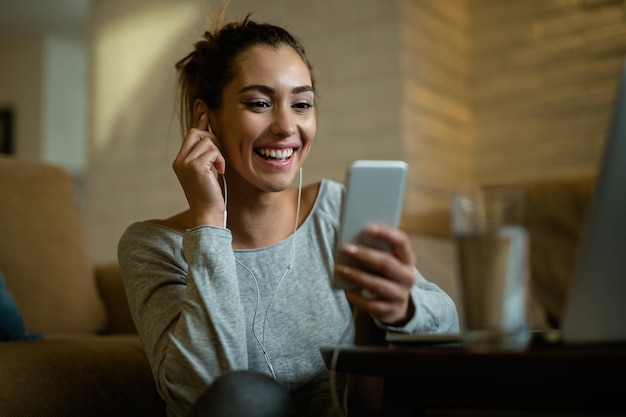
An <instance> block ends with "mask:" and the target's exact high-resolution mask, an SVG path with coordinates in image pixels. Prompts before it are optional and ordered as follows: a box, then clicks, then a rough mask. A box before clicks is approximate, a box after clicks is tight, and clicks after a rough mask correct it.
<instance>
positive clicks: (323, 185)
mask: <svg viewBox="0 0 626 417" xmlns="http://www.w3.org/2000/svg"><path fill="white" fill-rule="evenodd" d="M344 195H345V187H344V186H343V184H340V183H338V182H335V181H332V180H327V179H324V180H322V181H321V182H320V185H319V192H318V193H317V198H316V200H315V204H314V206H313V213H314V217H317V218H322V219H324V220H325V221H326V222H330V223H332V224H335V223H336V224H338V223H339V216H340V214H341V205H342V203H343V199H344Z"/></svg>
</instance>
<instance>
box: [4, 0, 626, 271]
mask: <svg viewBox="0 0 626 417" xmlns="http://www.w3.org/2000/svg"><path fill="white" fill-rule="evenodd" d="M220 5H221V0H133V1H128V0H55V1H49V0H0V135H1V136H0V152H4V153H11V154H14V155H16V156H18V157H21V158H32V159H40V160H45V161H50V162H53V163H57V164H60V165H63V166H64V167H66V168H67V169H68V171H70V172H71V174H72V176H73V177H74V179H75V181H76V187H77V197H78V198H79V202H80V205H81V209H82V211H83V215H84V219H85V225H86V231H87V235H88V239H89V242H90V246H91V247H90V251H91V253H92V256H93V258H94V261H96V262H108V261H114V260H115V259H116V248H117V241H118V239H119V237H120V235H121V234H122V232H123V230H124V229H125V228H126V227H127V226H128V225H129V224H130V223H131V222H133V221H137V220H143V219H147V218H156V217H159V218H162V217H167V216H169V215H171V214H173V213H175V212H177V211H180V210H183V209H185V208H186V201H185V197H184V195H183V193H182V191H181V189H180V186H179V185H178V182H177V180H176V177H175V175H174V173H173V171H172V170H171V162H172V160H173V158H174V156H175V155H176V153H177V151H178V147H179V144H180V141H181V138H182V135H181V132H180V131H179V125H178V119H177V114H176V104H175V97H176V79H175V72H174V63H175V62H176V61H177V60H178V59H180V58H182V57H183V56H184V55H186V54H187V52H189V51H190V50H191V47H192V45H193V43H194V42H195V41H196V40H197V39H199V37H200V36H201V34H202V33H203V32H204V30H206V29H207V28H208V27H210V25H211V24H212V16H213V15H214V13H215V12H216V11H217V10H218V9H219V6H220ZM248 12H251V13H252V18H253V19H255V20H258V21H267V22H271V23H275V24H279V25H283V26H285V27H286V28H287V29H289V30H290V31H292V32H293V33H294V34H295V35H296V36H297V37H299V38H300V39H301V40H302V42H303V43H304V45H305V47H306V48H307V51H308V54H309V57H310V59H311V61H312V63H313V65H314V71H315V75H316V77H317V81H318V94H317V98H318V111H319V119H318V136H317V139H316V144H315V146H314V147H313V151H312V154H311V156H310V159H309V161H308V162H307V165H306V166H305V169H304V177H305V181H306V182H311V181H315V180H318V179H320V178H331V179H334V180H337V181H343V180H344V175H345V170H346V167H347V166H348V164H349V163H350V162H352V161H353V160H355V159H368V158H369V159H403V160H405V161H407V162H408V163H409V165H410V179H409V183H408V189H407V196H406V201H405V210H404V211H405V218H406V219H410V218H411V216H413V215H415V214H416V213H421V212H429V211H434V210H437V209H438V208H440V207H443V206H446V205H447V204H448V196H449V193H450V192H451V191H453V190H456V189H460V188H465V187H469V186H472V185H489V184H502V183H515V182H521V181H528V180H535V179H558V178H570V177H578V176H584V175H589V174H593V173H595V172H596V170H597V167H598V164H599V162H600V158H601V156H602V151H603V147H604V143H605V140H606V137H607V134H608V129H609V122H610V119H611V117H612V116H613V114H612V110H613V109H612V105H613V99H614V96H615V92H616V90H617V83H618V80H619V74H620V69H621V66H622V64H623V62H624V59H625V57H626V3H625V0H445V1H441V0H341V1H334V0H317V1H306V2H305V1H294V0H266V1H258V0H232V2H231V5H230V6H229V9H228V12H227V20H233V19H240V18H242V17H244V16H245V15H246V14H247V13H248ZM404 225H405V227H407V228H409V229H410V228H411V224H410V221H405V222H404Z"/></svg>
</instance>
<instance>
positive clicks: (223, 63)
mask: <svg viewBox="0 0 626 417" xmlns="http://www.w3.org/2000/svg"><path fill="white" fill-rule="evenodd" d="M227 4H228V2H226V3H225V4H224V5H223V6H222V9H221V11H220V14H219V16H218V19H217V21H216V25H215V29H214V30H213V31H206V32H204V35H203V37H202V39H201V40H200V41H198V42H196V44H195V45H194V50H193V51H192V52H190V53H189V54H188V55H187V56H185V57H184V58H183V59H181V60H180V61H178V62H177V63H176V70H177V71H178V83H179V112H180V122H181V128H182V130H183V134H184V133H185V132H186V131H187V130H188V129H189V128H191V127H192V126H193V125H194V120H193V117H194V115H193V104H194V102H195V101H196V100H197V99H201V100H202V101H204V103H206V105H207V106H208V107H209V108H210V109H211V110H218V109H219V108H220V106H221V103H222V92H223V90H224V87H225V86H226V85H227V84H228V83H229V82H230V81H231V80H232V79H233V78H234V77H235V73H234V72H235V63H236V59H237V58H238V57H239V56H240V55H241V54H242V53H243V52H245V51H246V50H248V49H250V48H252V47H253V46H258V45H263V46H268V47H271V48H273V49H277V48H278V47H279V46H281V45H287V46H290V47H291V48H293V49H294V50H295V51H296V52H297V53H298V55H300V57H301V58H302V60H303V61H304V63H305V64H306V65H307V67H308V68H309V72H310V73H311V82H312V83H313V85H312V87H313V88H314V89H315V80H314V79H313V70H312V67H311V64H310V62H309V60H308V58H307V57H306V54H305V51H304V48H303V46H302V44H301V43H300V42H299V41H298V40H297V39H296V38H295V37H294V36H293V35H291V34H290V33H289V32H288V31H287V30H285V29H283V28H281V27H278V26H274V25H271V24H268V23H256V22H254V21H253V20H251V19H250V14H248V15H247V16H246V17H245V18H244V19H243V20H241V21H239V22H232V23H228V24H225V25H222V19H223V16H224V12H225V9H226V5H227Z"/></svg>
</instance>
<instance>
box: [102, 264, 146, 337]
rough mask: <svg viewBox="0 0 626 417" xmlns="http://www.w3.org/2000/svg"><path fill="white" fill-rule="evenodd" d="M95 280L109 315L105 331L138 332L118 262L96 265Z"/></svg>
mask: <svg viewBox="0 0 626 417" xmlns="http://www.w3.org/2000/svg"><path fill="white" fill-rule="evenodd" d="M95 280H96V285H97V287H98V290H99V291H100V295H101V297H102V300H103V301H104V305H105V307H106V309H107V315H108V322H107V326H106V328H105V329H104V331H103V333H105V334H136V333H137V329H136V328H135V323H134V322H133V319H132V317H131V315H130V310H129V308H128V299H127V298H126V290H125V289H124V283H123V282H122V275H121V273H120V269H119V266H118V265H117V263H111V264H107V265H98V266H96V268H95Z"/></svg>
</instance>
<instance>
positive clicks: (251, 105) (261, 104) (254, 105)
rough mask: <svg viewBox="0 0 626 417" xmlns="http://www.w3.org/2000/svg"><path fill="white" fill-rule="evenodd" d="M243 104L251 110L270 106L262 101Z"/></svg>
mask: <svg viewBox="0 0 626 417" xmlns="http://www.w3.org/2000/svg"><path fill="white" fill-rule="evenodd" d="M245 104H246V106H247V107H248V108H251V109H264V108H267V107H269V106H270V104H269V103H268V102H266V101H262V100H253V101H246V102H245Z"/></svg>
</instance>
